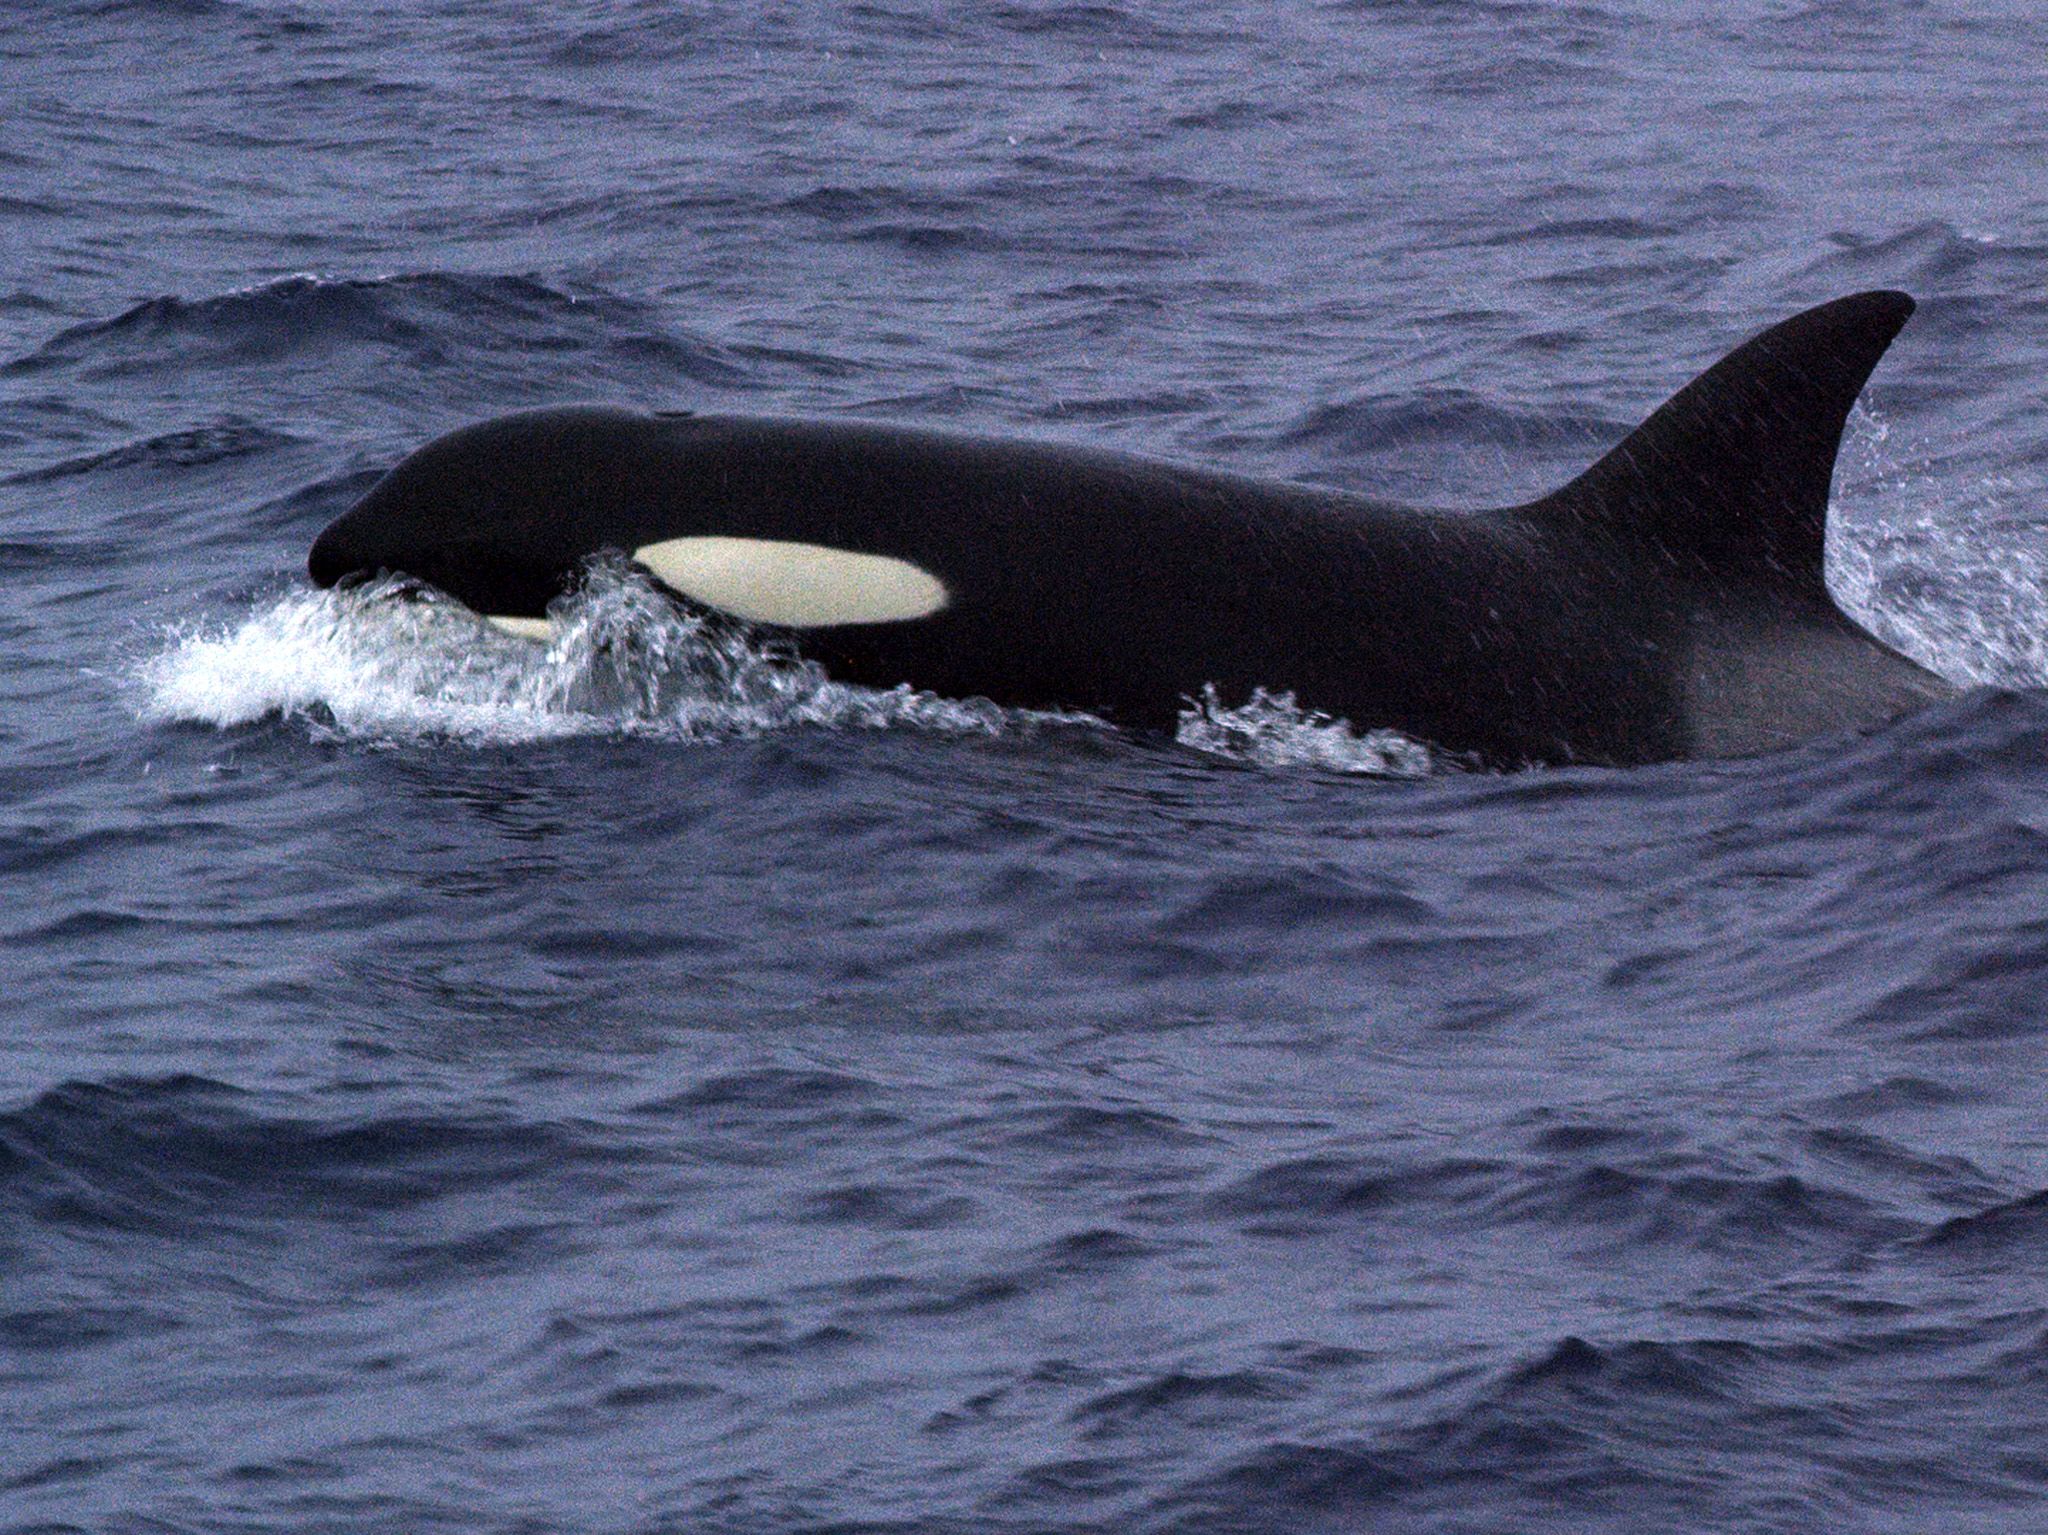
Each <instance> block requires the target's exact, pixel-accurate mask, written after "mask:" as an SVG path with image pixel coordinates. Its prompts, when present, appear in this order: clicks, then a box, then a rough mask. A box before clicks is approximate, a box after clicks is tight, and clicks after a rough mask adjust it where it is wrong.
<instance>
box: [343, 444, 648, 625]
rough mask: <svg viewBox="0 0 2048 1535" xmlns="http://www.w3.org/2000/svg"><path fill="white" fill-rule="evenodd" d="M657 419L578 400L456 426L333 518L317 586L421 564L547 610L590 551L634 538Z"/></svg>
mask: <svg viewBox="0 0 2048 1535" xmlns="http://www.w3.org/2000/svg"><path fill="white" fill-rule="evenodd" d="M649 423H650V418H649V417H647V416H644V415H641V414H639V413H637V412H633V411H624V410H610V409H601V408H596V407H574V408H566V409H555V410H545V411H529V412H525V413H523V414H520V415H516V416H508V417H504V418H501V419H499V420H496V421H487V422H483V423H480V424H479V425H476V426H470V427H464V428H463V429H461V430H460V431H456V432H452V433H450V434H449V435H447V436H445V437H442V438H439V439H437V440H436V441H434V442H431V443H428V444H427V445H426V446H425V447H423V448H421V449H419V450H418V451H417V452H415V453H413V454H412V455H411V456H409V457H408V458H406V459H405V460H404V461H403V462H401V463H400V464H399V465H398V466H397V467H396V468H395V469H393V470H392V471H391V472H390V473H389V474H387V475H385V476H384V478H383V479H381V480H379V481H378V482H377V483H376V484H375V485H374V486H372V487H371V489H370V491H369V493H368V494H366V495H365V496H364V497H363V499H362V500H361V501H359V502H357V503H356V504H355V505H354V506H353V507H351V508H350V509H349V510H348V511H346V512H344V513H343V514H342V515H341V516H340V517H338V518H336V519H335V521H334V522H332V523H330V524H329V525H328V527H327V528H326V529H325V531H323V532H322V533H321V534H320V536H319V537H318V538H317V539H315V540H314V543H313V549H312V552H311V553H310V554H309V555H308V556H307V560H306V569H307V571H308V573H309V574H310V575H311V576H312V578H313V580H314V582H315V583H316V584H318V585H320V586H336V585H341V584H345V583H347V582H349V581H351V580H357V579H363V578H367V577H371V576H375V575H378V574H381V573H389V574H393V575H407V576H413V577H416V578H418V579H419V580H422V581H426V582H428V583H430V584H432V585H434V586H436V587H439V588H440V589H441V590H443V591H445V592H447V593H448V594H449V595H450V596H452V597H455V598H457V599H458V600H460V601H462V602H464V603H466V604H468V605H469V606H470V607H472V608H474V609H475V610H476V611H477V612H479V613H484V614H489V615H493V616H503V617H511V618H538V617H540V616H541V615H542V614H543V613H545V612H546V610H547V606H548V603H549V602H550V601H552V600H553V599H554V598H555V597H557V596H559V595H560V594H561V593H562V592H563V591H564V590H565V589H566V588H567V587H568V586H569V585H570V584H571V583H572V582H573V581H574V579H575V576H576V571H577V569H578V567H579V566H580V564H581V563H582V561H583V560H584V559H585V558H586V557H588V556H589V555H590V554H591V553H592V552H594V551H595V550H596V549H598V548H601V547H604V546H606V545H608V544H611V543H614V542H618V543H624V544H626V546H627V547H631V542H630V539H629V538H628V537H621V536H620V534H621V533H622V531H623V530H625V529H627V528H628V527H629V526H630V524H632V523H633V522H634V521H635V520H636V508H637V507H638V506H640V505H641V504H644V502H645V500H646V492H645V487H644V486H643V485H642V484H641V483H640V482H641V481H642V480H643V479H644V477H645V476H644V473H643V472H642V464H643V461H644V457H645V454H644V447H643V445H644V441H645V438H646V435H647V431H648V427H649ZM599 530H602V532H601V533H600V531H599Z"/></svg>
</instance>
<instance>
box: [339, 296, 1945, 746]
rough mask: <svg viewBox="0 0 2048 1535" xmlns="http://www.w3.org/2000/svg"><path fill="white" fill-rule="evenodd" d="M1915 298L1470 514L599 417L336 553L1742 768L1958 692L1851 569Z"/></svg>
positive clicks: (372, 523) (920, 672)
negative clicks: (1863, 454)
mask: <svg viewBox="0 0 2048 1535" xmlns="http://www.w3.org/2000/svg"><path fill="white" fill-rule="evenodd" d="M1912 310H1913V303H1912V300H1911V299H1909V298H1908V297H1907V296H1906V295H1904V294H1901V293H1892V292H1873V293H1864V294H1859V295H1855V296H1852V297H1849V298H1844V299H1839V300H1836V301H1835V302H1833V303H1830V304H1826V305H1822V306H1820V307H1819V308H1816V309H1812V310H1809V311H1807V312H1805V313H1803V314H1800V315H1797V316H1795V317H1793V318H1792V319H1790V320H1787V321H1784V322H1783V323H1781V324H1779V325H1777V326H1774V327H1773V328H1771V329H1770V330H1767V331H1765V332H1764V333H1762V334H1761V335H1759V336H1757V337H1755V338H1753V339H1752V340H1750V341H1749V342H1747V343H1745V344H1744V345H1743V346H1741V347H1739V348H1737V349H1736V350H1735V351H1734V352H1732V353H1730V354H1729V355H1728V356H1727V357H1725V358H1723V359H1722V361H1720V362H1719V363H1717V364H1716V365H1715V366H1714V367H1712V368H1710V369H1709V370H1708V371H1707V372H1705V373H1704V374H1702V375H1700V376H1699V377H1698V378H1696V379H1695V380H1693V382H1692V383H1690V384H1688V385H1687V386H1686V387H1685V388H1683V389H1681V390H1680V391H1679V392H1678V393H1677V394H1676V395H1675V396H1673V397H1672V399H1671V400H1669V401H1668V402H1667V403H1666V404H1665V405H1664V406H1663V407H1662V408H1660V409H1659V410H1658V411H1657V412H1656V413H1655V414H1653V415H1652V416H1651V417H1650V418H1649V419H1648V420H1647V421H1645V422H1644V423H1643V425H1642V426H1640V427H1638V428H1637V429H1636V430H1635V431H1634V432H1633V433H1631V434H1630V435H1629V436H1628V437H1627V438H1626V439H1625V440H1624V441H1623V442H1622V443H1621V444H1620V445H1619V446H1618V447H1616V448H1615V449H1614V450H1613V451H1612V452H1610V453H1609V454H1607V455H1606V456H1605V457H1604V458H1602V459H1601V460H1600V461H1599V462H1598V463H1596V464H1595V465H1594V466H1593V467H1592V468H1590V469H1589V470H1587V471H1586V472H1585V473H1584V474H1582V475H1580V476H1579V477H1578V478H1577V479H1575V480H1574V481H1572V482H1571V483H1570V484H1569V485H1567V486H1565V487H1564V488H1562V489H1561V490H1559V491H1557V492H1555V493H1553V494H1551V495H1549V496H1545V497H1543V498H1541V499H1539V500H1537V501H1534V502H1531V503H1529V504H1527V505H1524V506H1519V507H1512V508H1504V509H1500V510H1496V511H1491V512H1480V513H1460V512H1448V511H1441V510H1436V509H1428V508H1413V507H1402V506H1394V505H1390V504H1387V503H1383V502H1378V501H1373V500H1371V499H1368V498H1366V497H1362V496H1357V495H1352V494H1347V493H1344V492H1339V491H1333V490H1328V489H1323V488H1317V487H1310V486H1304V485H1295V484H1286V483H1269V482H1263V481H1258V480H1253V479H1248V478H1245V477H1242V476H1237V475H1231V474H1223V473H1218V472H1214V471H1208V470H1198V469H1192V468H1186V467H1181V466H1177V465H1171V464H1164V463H1159V462H1155V461H1152V460H1148V459H1143V458H1137V457H1132V456H1127V455H1122V454H1114V453H1107V452H1100V451H1094V450H1089V449H1084V448H1076V447H1072V446H1064V445H1056V444H1050V443H1041V442H1024V441H1009V440H1002V439H990V438H978V437H967V436H961V435H956V434H950V433H944V432H937V431H931V430H927V429H921V428H912V427H904V426H894V425H884V424H878V423H868V422H849V421H799V420H783V419H773V418H768V419H752V418H743V417H723V416H696V415H690V414H670V413H657V414H646V413H641V412H636V411H627V410H617V409H605V408H592V407H576V408H566V409H554V410H542V411H533V412H526V413H522V414H519V415H514V416H510V417H506V418H503V419H500V420H496V421H491V422H486V423H483V424H480V425H477V426H472V427H467V428H464V429H462V430H460V431H457V432H454V433H452V434H450V435H449V436H446V437H444V438H441V439H439V440H438V441H436V442H433V443H430V444H428V445H427V446H426V447H424V448H422V449H420V450H419V451H418V452H416V453H414V454H413V455H411V456H410V457H409V458H407V459H406V460H405V461H404V462H403V463H401V464H400V465H398V467H397V468H395V469H394V470H392V472H391V473H390V474H389V475H387V476H386V477H385V479H383V480H382V481H381V482H379V483H378V484H377V485H376V486H375V487H373V488H372V490H371V491H370V492H369V493H368V494H367V495H366V496H365V497H364V498H363V500H362V501H361V502H360V503H358V504H357V505H356V506H355V507H354V508H353V509H351V510H350V511H349V512H347V513H346V514H344V515H343V516H342V517H341V518H339V519H338V520H337V521H335V522H334V523H333V524H332V525H331V526H330V527H328V528H327V529H326V530H325V531H324V532H323V533H322V534H321V535H320V537H319V539H318V540H317V541H316V542H315V544H314V546H313V549H312V552H311V555H310V557H309V560H308V566H309V569H310V572H311V574H312V576H313V578H314V580H315V581H316V582H318V583H319V584H321V585H323V586H328V585H333V584H335V583H337V582H341V581H344V580H346V579H349V578H352V577H357V576H363V575H369V574H373V573H376V572H379V571H385V572H393V573H400V572H402V573H405V574H407V575H411V576H414V577H417V578H419V579H422V580H425V581H429V582H431V583H433V584H434V585H436V586H438V587H440V588H442V589H443V590H445V591H447V592H448V593H449V594H451V595H453V596H454V597H456V598H458V599H460V600H461V601H462V602H464V603H466V604H468V605H469V606H470V607H472V608H474V609H476V610H477V611H478V612H480V613H483V614H486V615H489V616H490V617H492V618H493V619H494V620H496V621H497V622H499V623H500V624H501V626H503V627H506V628H510V629H513V630H515V631H525V632H543V631H544V625H545V622H546V619H547V615H548V612H549V608H550V605H551V604H553V603H555V602H556V601H558V600H559V599H560V598H561V597H562V595H563V594H564V593H565V592H566V591H568V590H569V589H570V588H571V587H572V586H573V584H574V583H575V581H576V579H577V573H578V571H579V570H580V569H581V568H582V567H583V566H584V565H585V563H586V562H587V561H588V560H589V559H590V558H591V557H592V556H593V555H596V554H598V553H600V552H602V551H605V550H618V551H621V552H623V553H625V554H626V555H628V556H630V558H631V559H632V560H633V561H635V562H636V563H637V564H638V565H639V566H640V567H641V568H643V569H644V570H646V571H647V572H649V573H650V574H651V575H652V576H653V577H654V578H655V579H656V580H658V581H659V582H660V583H661V584H662V585H663V586H664V587H665V588H666V589H667V590H668V591H669V592H670V593H672V594H673V595H674V596H676V597H677V598H679V599H680V600H682V601H683V602H684V603H685V604H687V605H689V606H690V607H692V608H693V609H696V610H698V611H700V612H704V613H707V614H709V615H712V616H714V617H715V618H717V619H720V620H722V621H728V622H732V623H735V624H738V625H742V626H746V627H749V628H758V629H762V630H765V631H767V632H769V633H772V634H776V635H781V636H787V637H789V638H791V639H792V640H794V642H795V643H796V645H797V646H798V648H799V649H800V650H801V652H802V653H803V654H804V655H805V656H806V657H808V658H810V659H812V660H815V661H817V662H820V663H822V664H823V665H824V666H825V668H826V669H827V670H828V671H829V673H830V674H831V675H832V676H833V677H835V678H837V679H840V680H842V681H846V682H852V683H857V684H864V685H870V686H880V687H892V686H896V685H899V684H905V683H907V684H910V685H911V686H913V687H916V688H919V689H922V690H927V691H929V692H932V693H936V694H941V695H945V696H949V697H960V698H966V697H982V698H987V699H990V700H992V701H994V702H996V703H998V704H1002V705H1006V706H1016V707H1025V708H1041V709H1043V708H1051V709H1080V710H1086V711H1088V712H1090V713H1094V714H1097V715H1101V716H1103V717H1105V718H1108V719H1111V720H1115V721H1118V722H1122V723H1127V724H1131V725H1134V726H1138V727H1142V728H1168V729H1170V728H1172V727H1173V726H1174V724H1175V723H1176V721H1177V720H1178V719H1179V718H1180V717H1181V715H1182V713H1183V711H1184V710H1185V709H1186V707H1187V703H1188V700H1190V699H1195V698H1211V699H1220V700H1221V701H1222V702H1223V703H1224V704H1225V705H1226V706H1228V705H1231V704H1235V703H1238V702H1242V701H1244V700H1247V699H1251V698H1254V697H1257V696H1260V695H1261V694H1262V693H1282V692H1284V693H1287V694H1290V695H1293V696H1294V697H1295V698H1296V699H1298V700H1299V701H1300V704H1301V706H1302V707H1304V708H1307V709H1312V710H1315V711H1320V712H1321V713H1324V714H1328V715H1331V716H1336V717H1341V718H1343V719H1345V720H1348V721H1350V722H1351V723H1352V724H1354V725H1356V726H1358V727H1360V728H1364V729H1375V728H1387V729H1392V730H1396V731H1399V732H1400V733H1401V734H1402V735H1404V736H1407V737H1412V738H1414V739H1417V740H1421V741H1427V742H1429V743H1431V744H1432V745H1434V746H1437V747H1440V748H1443V749H1445V750H1448V751H1450V752H1453V753H1459V754H1465V755H1469V756H1471V757H1473V758H1475V759H1477V760H1479V761H1482V762H1485V763H1488V764H1492V765H1496V766H1506V767H1514V766H1521V765H1525V764H1529V763H1539V762H1541V763H1569V762H1593V763H1608V764H1617V765H1626V764H1635V763H1645V762H1653V761H1659V760H1666V759H1672V758H1685V757H1710V756H1728V755H1739V754H1743V753H1749V752H1755V751H1761V750H1768V749H1770V748H1773V747H1778V746H1784V745H1789V744H1792V743H1794V742H1797V741H1799V740H1802V739H1805V738H1807V737H1809V736H1812V735H1815V734H1820V733H1824V732H1827V731H1832V730H1838V729H1845V728H1851V727H1855V726H1861V725H1867V724H1871V723H1875V722H1877V721H1881V720H1883V719H1887V718H1889V717H1891V716H1893V715H1895V714H1897V713H1899V712H1902V711H1903V710H1905V709H1908V708H1911V707H1914V706H1915V705H1917V704H1921V703H1924V702H1928V701H1931V700H1934V699H1937V698H1941V697H1944V696H1947V695H1948V694H1950V693H1951V692H1953V691H1954V690H1953V688H1952V687H1951V686H1950V685H1949V684H1948V683H1946V682H1945V681H1943V680H1942V679H1941V678H1939V677H1937V676H1936V675H1934V674H1933V673H1931V672H1928V671H1926V670H1925V669H1923V668H1921V667H1919V666H1918V665H1916V664H1915V663H1913V662H1912V661H1910V660H1908V659H1906V658H1905V657H1903V656H1901V655H1899V654H1898V653H1896V652H1895V651H1892V650H1890V649H1889V648H1887V647H1886V646H1884V645H1883V644H1881V643H1880V642H1879V641H1877V640H1876V639H1875V638H1873V637H1872V636H1870V635H1869V634H1868V633H1866V632H1865V631H1864V630H1863V629H1862V628H1860V627H1859V626H1858V625H1857V624H1855V623H1854V622H1852V621H1851V620H1850V619H1849V618H1848V617H1847V616H1846V615H1845V614H1843V613H1842V611H1841V610H1840V609H1839V608H1838V607H1837V606H1836V605H1835V603H1834V601H1833V599H1832V598H1831V597H1830V596H1829V594H1828V591H1827V588H1826V584H1825V581H1824V579H1823V575H1822V562H1823V548H1824V542H1825V536H1826V519H1827V498H1828V490H1829V484H1830V481H1831V478H1832V474H1833V468H1834V461H1835V456H1836V452H1837V450H1838V448H1839V445H1840V442H1841V435H1842V430H1843V426H1844V424H1845V422H1846V420H1847V417H1848V413H1849V410H1850V408H1851V407H1852V405H1853V404H1854V403H1855V400H1856V396H1857V394H1858V393H1859V392H1860V390H1861V389H1862V387H1863V384H1864V382H1865V380H1866V379H1867V378H1868V377H1869V375H1870V372H1871V370H1872V369H1873V368H1874V367H1875V366H1876V364H1877V361H1878V359H1879V358H1880V357H1881V356H1882V355H1883V353H1884V351H1885V349H1886V347H1888V346H1889V345H1890V343H1891V341H1892V339H1893V338H1894V337H1895V336H1896V335H1897V334H1898V332H1899V330H1900V328H1901V327H1902V326H1903V325H1904V324H1905V322H1906V319H1907V318H1908V317H1909V316H1910V314H1911V313H1912Z"/></svg>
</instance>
